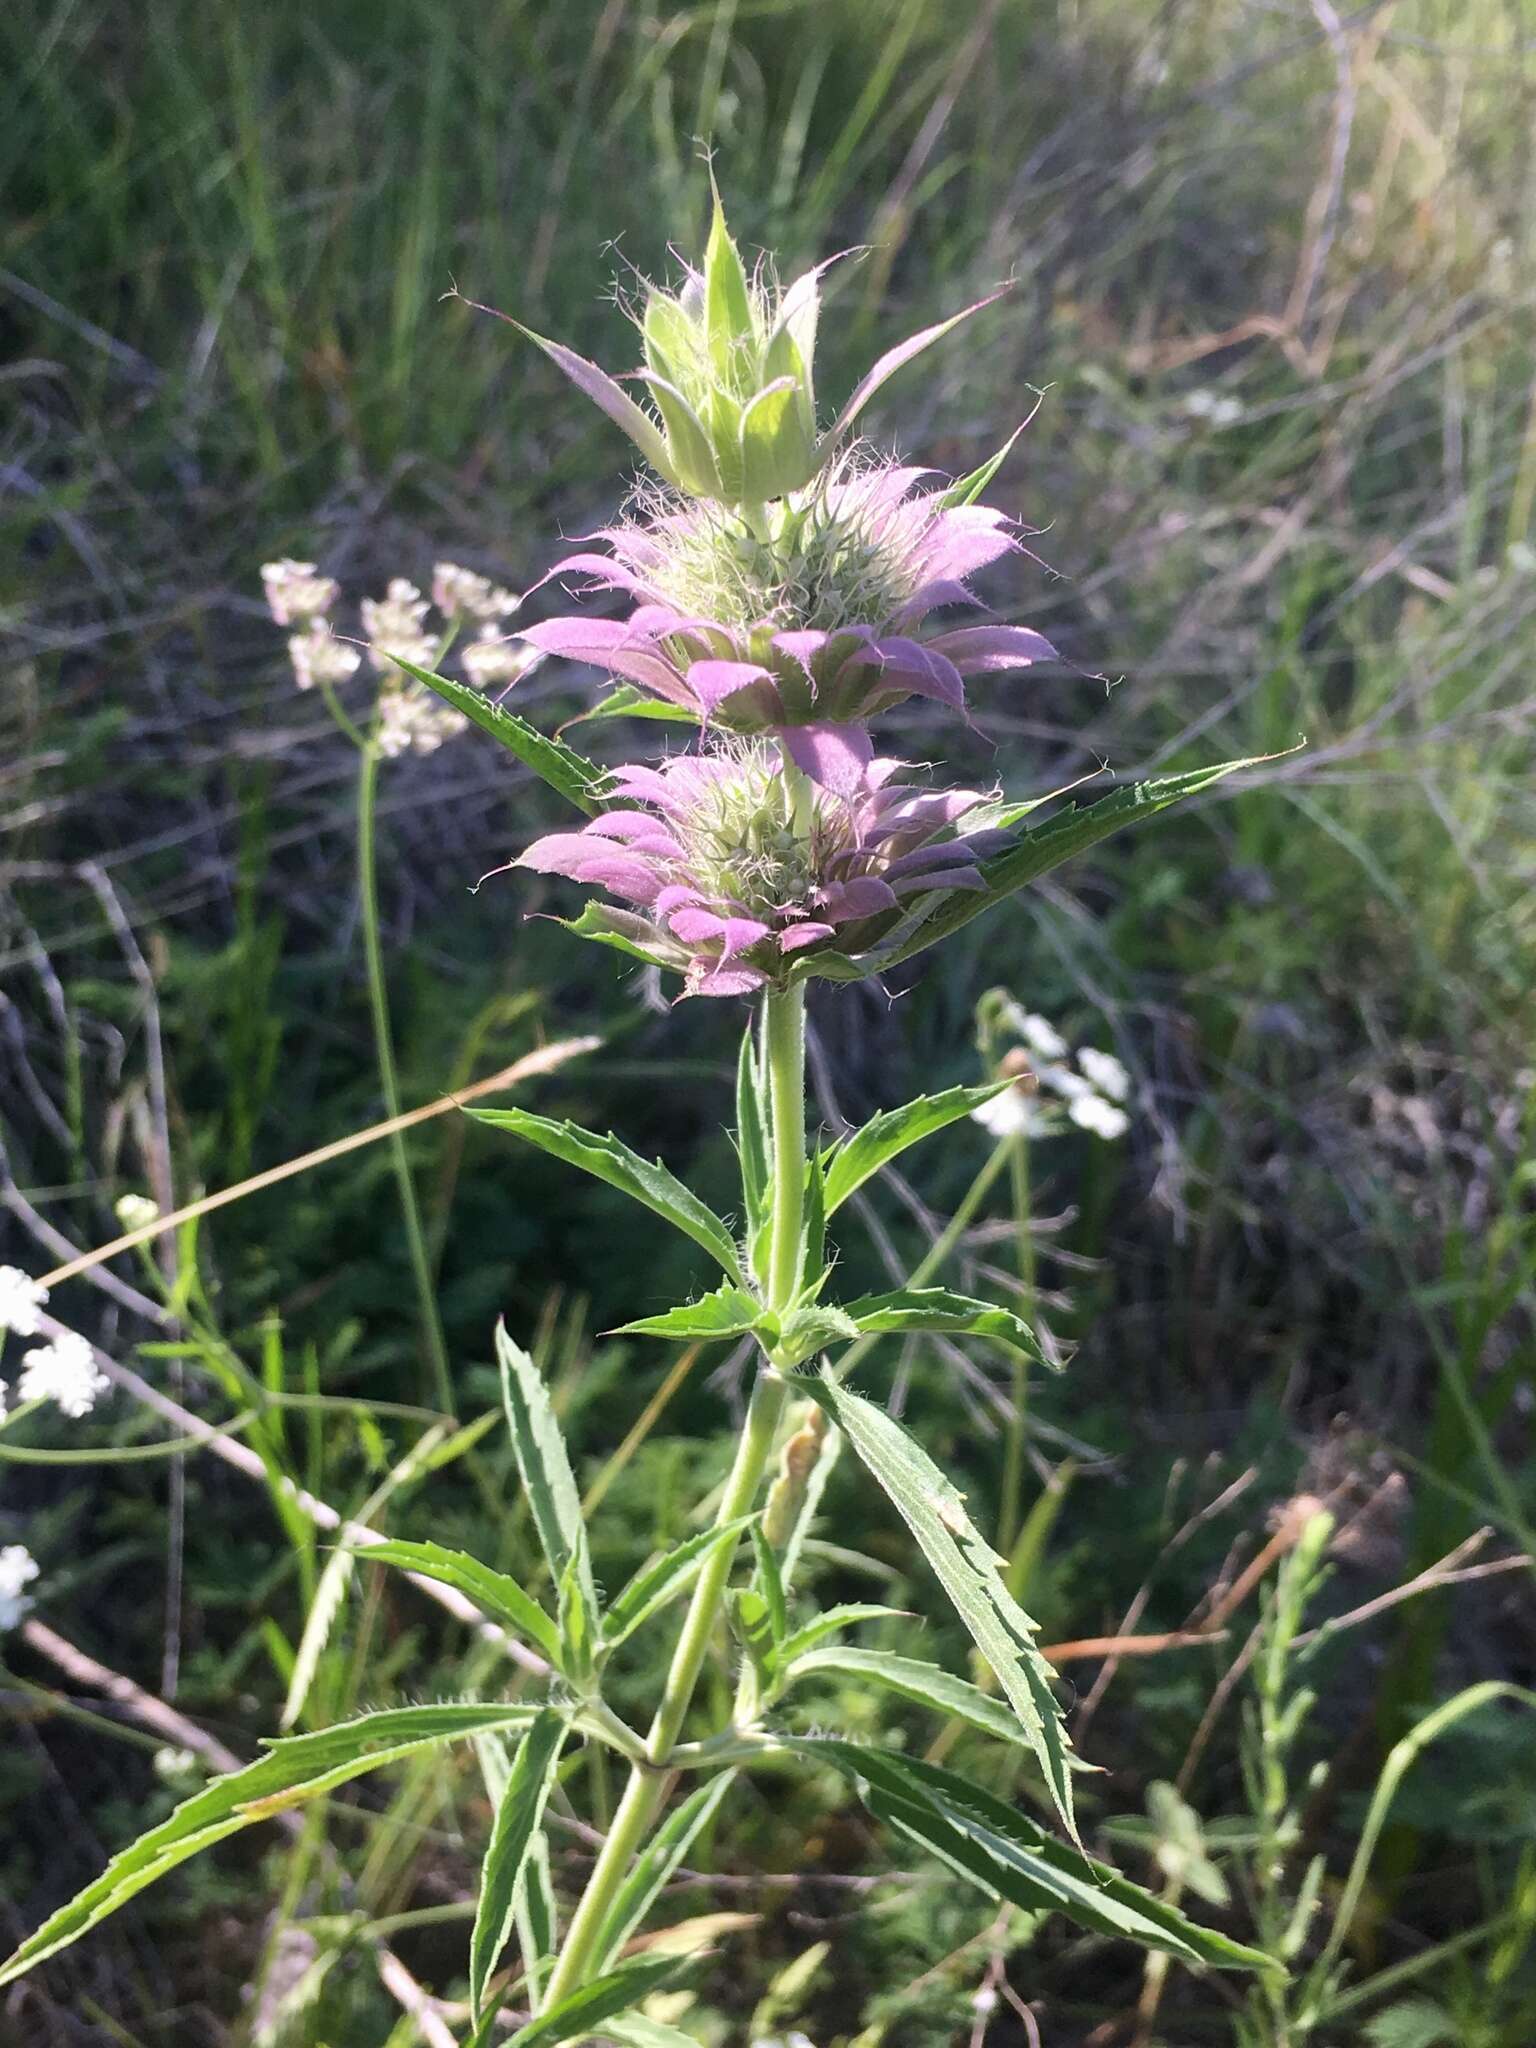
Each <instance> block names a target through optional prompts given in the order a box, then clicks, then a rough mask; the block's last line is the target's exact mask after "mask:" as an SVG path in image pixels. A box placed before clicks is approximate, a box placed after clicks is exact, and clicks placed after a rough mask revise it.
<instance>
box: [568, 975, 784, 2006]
mask: <svg viewBox="0 0 1536 2048" xmlns="http://www.w3.org/2000/svg"><path fill="white" fill-rule="evenodd" d="M763 1032H764V1041H765V1044H766V1048H767V1066H768V1086H769V1097H770V1115H771V1125H772V1130H773V1163H774V1189H773V1241H772V1244H771V1246H770V1248H769V1263H768V1270H769V1296H770V1299H771V1301H772V1303H773V1305H774V1306H775V1307H783V1306H785V1305H786V1304H787V1303H788V1302H789V1301H790V1300H791V1299H792V1297H793V1295H794V1292H795V1287H796V1284H797V1280H798V1274H799V1263H800V1231H801V1225H802V1222H803V1218H804V1202H805V992H804V989H803V987H796V988H792V989H783V990H781V989H773V990H770V991H769V994H768V997H767V1004H766V1009H765V1012H764V1018H763ZM788 1391H789V1390H788V1388H787V1387H786V1385H785V1383H784V1381H783V1380H782V1379H781V1378H780V1376H779V1373H778V1372H777V1370H776V1369H775V1367H774V1365H773V1362H772V1360H771V1359H764V1360H763V1362H762V1363H761V1365H760V1366H759V1369H758V1375H757V1380H756V1383H755V1385H754V1386H753V1389H752V1400H751V1404H750V1406H749V1407H748V1410H747V1421H746V1427H745V1428H744V1429H743V1431H742V1433H741V1439H740V1441H739V1442H738V1444H737V1446H736V1456H735V1458H734V1460H733V1461H732V1465H731V1471H730V1476H729V1478H728V1479H727V1480H726V1482H725V1489H724V1491H723V1492H722V1493H721V1495H720V1501H719V1505H718V1506H717V1508H716V1510H715V1523H716V1526H717V1527H718V1526H720V1525H721V1524H722V1523H725V1522H734V1521H737V1520H738V1519H739V1518H740V1517H741V1516H743V1515H745V1514H748V1513H750V1512H751V1509H752V1505H753V1503H754V1502H755V1501H756V1499H757V1496H758V1492H759V1490H760V1489H761V1487H762V1483H763V1474H764V1473H765V1472H766V1471H767V1469H768V1462H769V1460H770V1458H771V1457H772V1455H773V1446H774V1440H775V1438H776V1437H777V1435H778V1428H779V1421H780V1418H781V1417H782V1415H783V1413H784V1402H785V1398H786V1396H787V1394H788ZM735 1558H736V1546H735V1544H734V1543H729V1544H725V1545H723V1546H722V1547H721V1548H720V1549H719V1550H717V1551H716V1552H715V1553H714V1555H713V1556H712V1557H711V1559H710V1561H709V1563H708V1564H707V1565H706V1566H705V1568H704V1570H703V1571H702V1572H700V1574H699V1577H698V1580H697V1583H696V1584H695V1586H694V1589H693V1597H692V1599H691V1600H690V1601H689V1603H688V1613H687V1616H686V1618H685V1619H684V1622H683V1626H682V1631H681V1633H680V1634H679V1636H678V1639H677V1646H676V1648H675V1649H674V1650H673V1652H672V1663H671V1667H670V1669H669V1670H668V1672H667V1681H666V1685H665V1687H664V1689H663V1691H662V1696H661V1702H660V1704H659V1705H658V1707H657V1709H656V1714H655V1718H654V1719H653V1720H652V1722H651V1729H650V1733H649V1735H648V1736H647V1738H646V1745H645V1747H646V1759H647V1760H646V1762H645V1763H643V1764H640V1763H637V1764H635V1765H634V1766H633V1767H632V1769H631V1771H630V1774H629V1781H628V1783H627V1784H626V1785H625V1787H624V1793H623V1797H622V1798H621V1799H620V1800H619V1804H618V1807H617V1809H616V1810H615V1812H614V1816H613V1825H612V1826H611V1827H610V1828H609V1830H608V1837H607V1840H606V1841H605V1842H604V1844H603V1847H602V1850H601V1853H600V1854H599V1856H598V1859H597V1861H596V1863H595V1864H594V1865H593V1866H592V1875H591V1876H590V1877H589V1878H588V1880H587V1888H586V1890H585V1891H584V1892H583V1893H582V1895H581V1900H580V1903H579V1904H578V1905H577V1908H576V1911H575V1913H574V1914H573V1915H572V1917H571V1924H570V1926H569V1928H568V1929H567V1931H566V1936H565V1942H564V1944H563V1946H562V1948H561V1951H560V1956H559V1959H558V1961H557V1962H556V1964H555V1967H554V1970H553V1971H552V1972H551V1975H550V1979H549V1983H548V1986H547V1987H546V1989H545V1992H544V1996H543V1999H542V2001H541V2007H542V2009H543V2010H545V2011H548V2010H549V2009H550V2008H551V2007H553V2006H555V2005H557V2004H558V2003H559V2001H560V2000H561V1999H562V1998H567V1997H569V1996H570V1994H571V1993H572V1992H573V1991H576V1990H578V1989H579V1988H580V1987H581V1985H582V1984H583V1983H584V1982H585V1981H586V1979H587V1976H588V1974H589V1972H590V1970H591V1967H592V1964H593V1960H594V1958H595V1957H596V1956H597V1954H598V1950H599V1946H600V1943H601V1939H602V1933H603V1928H604V1925H605V1923H606V1921H607V1918H608V1915H609V1912H610V1911H611V1910H612V1906H613V1901H614V1898H615V1896H616V1894H617V1892H618V1890H619V1887H620V1885H621V1884H622V1883H623V1882H624V1878H625V1874H626V1872H627V1871H628V1868H629V1864H630V1860H631V1858H632V1857H633V1856H634V1854H635V1852H636V1850H637V1849H639V1847H640V1845H641V1844H642V1842H643V1841H644V1840H645V1837H646V1834H647V1833H648V1831H649V1830H650V1827H651V1825H652V1823H653V1822H654V1820H655V1818H656V1814H657V1811H658V1809H659V1808H660V1806H661V1802H662V1799H663V1797H664V1795H665V1790H666V1766H667V1762H668V1759H669V1757H670V1755H671V1753H672V1750H673V1749H674V1747H675V1746H676V1743H677V1738H678V1735H679V1733H680V1732H681V1730H682V1726H683V1723H684V1721H685V1720H686V1719H687V1716H688V1709H689V1707H690V1706H691V1705H692V1703H693V1695H694V1692H695V1690H696V1689H697V1686H698V1682H699V1674H700V1672H701V1671H702V1670H703V1668H704V1660H705V1658H706V1656H707V1655H708V1654H709V1644H710V1639H711V1637H712V1636H713V1634H714V1631H715V1623H716V1621H717V1619H718V1617H719V1612H720V1604H721V1602H722V1600H723V1599H724V1598H725V1591H726V1587H727V1585H728V1584H729V1582H730V1576H731V1571H732V1568H733V1566H734V1564H735Z"/></svg>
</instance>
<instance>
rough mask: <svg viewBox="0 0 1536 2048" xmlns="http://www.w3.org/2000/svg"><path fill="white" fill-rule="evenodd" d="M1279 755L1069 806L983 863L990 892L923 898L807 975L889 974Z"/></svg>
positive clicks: (811, 964) (809, 961) (814, 957)
mask: <svg viewBox="0 0 1536 2048" xmlns="http://www.w3.org/2000/svg"><path fill="white" fill-rule="evenodd" d="M1273 758H1274V757H1273V756H1272V755H1267V754H1257V755H1253V756H1250V757H1249V758H1247V759H1245V760H1241V761H1223V762H1222V763H1221V764H1220V765H1219V766H1217V767H1214V768H1194V769H1191V770H1190V771H1189V772H1188V773H1187V774H1184V775H1165V776H1161V777H1159V778H1158V779H1157V780H1156V781H1154V782H1137V783H1132V784H1130V785H1128V786H1127V787H1126V788H1124V789H1117V790H1116V791H1115V793H1114V795H1113V796H1107V797H1104V798H1103V799H1102V800H1101V801H1100V802H1098V803H1096V804H1090V805H1089V806H1088V807H1087V809H1086V810H1084V809H1080V808H1079V807H1078V806H1077V805H1076V804H1069V805H1068V806H1067V807H1066V808H1065V809H1064V810H1060V811H1057V812H1056V813H1055V814H1054V815H1053V816H1052V817H1050V818H1047V819H1046V820H1045V821H1044V823H1042V824H1039V825H1036V826H1034V827H1033V828H1032V829H1031V830H1030V831H1027V832H1024V833H1021V834H1020V835H1019V836H1018V839H1017V841H1016V843H1015V845H1014V846H1013V847H1011V848H1010V849H1009V851H1008V852H1007V853H1003V854H1000V855H999V856H998V857H997V858H996V859H995V860H990V861H986V862H984V863H983V864H982V870H981V872H982V879H983V880H984V881H985V883H986V885H987V886H986V889H985V890H984V891H982V890H973V889H967V890H953V891H947V892H945V893H944V894H942V895H939V894H935V895H930V896H925V897H921V898H919V899H918V901H917V903H916V905H915V906H914V908H913V909H912V910H911V911H909V912H908V913H907V914H906V915H905V916H903V917H902V918H900V919H899V920H898V921H897V923H896V924H894V925H893V926H892V927H891V929H890V930H889V931H888V932H886V933H884V934H883V935H882V936H881V937H880V939H879V940H878V941H877V942H875V943H874V944H872V945H871V946H870V947H869V949H868V950H867V951H860V952H858V953H857V954H855V955H853V956H852V957H850V956H849V955H848V954H843V953H814V954H808V955H807V956H806V961H805V966H804V972H805V973H806V974H819V975H823V976H825V977H826V978H827V979H828V980H830V981H862V980H863V979H864V978H865V977H866V976H867V975H871V974H881V973H884V971H885V970H886V969H887V968H889V967H894V966H896V965H897V963H898V962H900V961H902V960H908V959H910V958H911V957H912V955H913V954H915V953H921V952H924V951H925V950H926V949H927V948H928V947H929V946H932V945H936V944H937V943H938V941H939V940H940V939H945V938H948V937H949V935H950V933H951V932H955V931H958V930H959V929H960V927H961V926H962V925H965V924H969V923H970V921H971V919H972V918H973V917H980V916H981V914H982V912H983V911H986V910H990V909H992V908H993V906H994V905H995V904H998V903H1002V902H1004V901H1005V900H1006V899H1007V898H1008V897H1010V896H1013V895H1015V894H1017V892H1018V891H1019V890H1020V889H1022V888H1024V887H1025V886H1026V885H1027V884H1028V883H1030V882H1035V881H1038V880H1039V879H1040V877H1041V876H1042V875H1046V874H1049V873H1050V872H1051V870H1052V869H1053V868H1058V867H1060V866H1061V864H1062V862H1063V861H1067V860H1070V859H1071V858H1072V857H1073V855H1074V854H1078V853H1083V852H1085V851H1086V850H1087V848H1088V847H1090V846H1096V845H1097V844H1098V843H1099V841H1100V840H1101V839H1107V838H1108V837H1109V835H1110V834H1111V833H1112V832H1118V831H1119V830H1120V829H1121V827H1122V826H1125V825H1137V824H1140V823H1141V822H1142V821H1143V820H1144V819H1147V818H1153V817H1156V816H1157V814H1158V812H1159V811H1166V810H1168V809H1169V808H1170V807H1171V806H1172V805H1174V804H1178V803H1183V802H1184V801H1185V800H1186V799H1187V798H1189V797H1192V796H1199V795H1200V794H1201V793H1202V791H1204V790H1207V789H1210V788H1212V787H1213V786H1214V785H1215V784H1216V783H1218V782H1220V781H1221V780H1222V779H1223V778H1224V777H1225V776H1228V775H1235V774H1236V773H1237V772H1238V770H1239V769H1243V768H1255V767H1258V766H1260V765H1261V764H1262V763H1263V762H1264V761H1266V760H1272V759H1273Z"/></svg>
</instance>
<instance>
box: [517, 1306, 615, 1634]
mask: <svg viewBox="0 0 1536 2048" xmlns="http://www.w3.org/2000/svg"><path fill="white" fill-rule="evenodd" d="M496 1362H497V1365H498V1366H499V1368H500V1371H501V1399H502V1405H503V1406H504V1408H505V1409H506V1412H507V1428H508V1429H509V1430H510V1432H511V1435H512V1452H513V1455H514V1457H515V1458H516V1459H517V1469H518V1473H519V1476H520V1477H521V1479H522V1482H523V1491H524V1493H525V1494H526V1495H527V1497H528V1508H529V1512H530V1513H531V1514H532V1516H533V1526H534V1528H535V1529H536V1530H537V1531H538V1536H539V1543H540V1546H541V1548H542V1549H543V1552H544V1556H545V1558H546V1559H547V1561H548V1564H549V1574H550V1577H551V1578H552V1579H553V1580H554V1582H555V1584H556V1585H557V1586H558V1585H559V1584H560V1583H561V1581H562V1580H563V1579H564V1577H565V1572H566V1567H567V1566H568V1565H569V1564H570V1563H571V1560H572V1559H573V1558H575V1559H578V1560H579V1561H580V1562H579V1565H578V1569H580V1570H581V1571H582V1572H583V1573H584V1574H585V1576H586V1590H587V1595H588V1599H589V1602H590V1604H591V1606H592V1607H593V1608H594V1610H595V1608H596V1606H597V1598H596V1595H595V1594H594V1593H593V1591H592V1584H591V1577H590V1572H589V1571H588V1570H587V1564H586V1557H587V1539H586V1527H585V1524H584V1523H583V1521H582V1518H581V1495H580V1494H579V1493H578V1492H577V1490H576V1477H575V1474H574V1473H573V1472H572V1471H571V1461H570V1457H569V1456H568V1454H567V1452H566V1448H565V1438H564V1437H563V1436H562V1435H561V1433H560V1424H559V1421H558V1419H557V1418H556V1415H555V1410H554V1404H553V1403H552V1402H551V1400H550V1398H549V1389H548V1387H546V1386H545V1384H544V1377H543V1374H542V1373H541V1372H540V1371H539V1369H538V1367H537V1366H536V1365H535V1364H534V1362H533V1360H532V1359H531V1358H530V1357H529V1356H528V1353H527V1352H526V1351H524V1350H523V1348H522V1346H521V1345H519V1344H514V1343H513V1341H512V1339H511V1338H510V1337H509V1336H508V1335H507V1329H506V1325H505V1324H504V1323H498V1324H497V1325H496Z"/></svg>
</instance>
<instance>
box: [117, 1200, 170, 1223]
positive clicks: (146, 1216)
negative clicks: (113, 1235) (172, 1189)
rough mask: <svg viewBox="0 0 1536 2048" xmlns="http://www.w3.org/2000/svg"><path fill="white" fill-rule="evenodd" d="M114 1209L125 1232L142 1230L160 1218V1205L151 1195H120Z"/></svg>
mask: <svg viewBox="0 0 1536 2048" xmlns="http://www.w3.org/2000/svg"><path fill="white" fill-rule="evenodd" d="M113 1207H114V1208H115V1210H116V1212H117V1220H118V1222H119V1223H121V1225H122V1226H123V1228H124V1230H142V1229H143V1228H144V1227H145V1225H146V1224H149V1223H154V1222H157V1221H158V1220H159V1216H160V1204H159V1203H158V1202H156V1201H154V1200H153V1199H152V1198H151V1197H150V1196H149V1195H119V1196H118V1198H117V1200H116V1202H115V1203H114V1204H113Z"/></svg>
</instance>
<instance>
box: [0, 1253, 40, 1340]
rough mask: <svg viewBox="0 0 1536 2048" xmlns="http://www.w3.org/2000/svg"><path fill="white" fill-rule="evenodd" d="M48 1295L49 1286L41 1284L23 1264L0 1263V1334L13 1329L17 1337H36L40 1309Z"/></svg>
mask: <svg viewBox="0 0 1536 2048" xmlns="http://www.w3.org/2000/svg"><path fill="white" fill-rule="evenodd" d="M47 1299H48V1290H47V1288H46V1287H39V1286H38V1284H37V1282H36V1281H35V1280H34V1279H33V1278H32V1276H31V1274H30V1273H23V1272H22V1270H21V1268H20V1266H0V1335H3V1334H4V1332H5V1331H7V1330H14V1331H15V1333H16V1335H17V1336H18V1337H35V1336H36V1335H37V1332H38V1311H39V1309H41V1307H42V1305H43V1303H44V1302H45V1301H46V1300H47Z"/></svg>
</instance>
